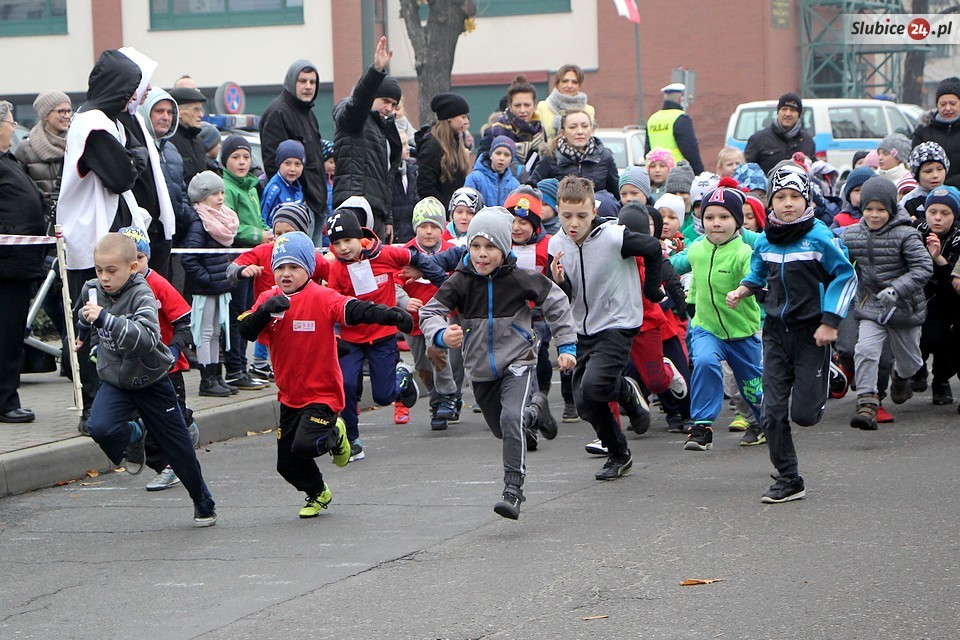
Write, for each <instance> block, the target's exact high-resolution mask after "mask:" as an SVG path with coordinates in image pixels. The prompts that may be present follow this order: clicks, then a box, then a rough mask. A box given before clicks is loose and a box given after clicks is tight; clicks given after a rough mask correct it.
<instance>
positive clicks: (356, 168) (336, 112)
mask: <svg viewBox="0 0 960 640" xmlns="http://www.w3.org/2000/svg"><path fill="white" fill-rule="evenodd" d="M392 57H393V51H392V50H388V49H387V39H386V38H385V37H382V38H380V41H379V42H378V43H377V51H376V53H375V54H374V57H373V65H372V66H370V67H368V68H367V70H366V71H364V73H363V75H362V76H361V77H360V81H359V82H357V86H355V87H354V88H353V93H352V94H351V95H350V97H349V98H346V99H344V100H341V101H340V103H339V104H337V106H336V107H334V108H333V121H334V123H335V124H336V126H337V133H336V137H335V138H334V144H333V149H334V158H335V159H336V162H337V170H336V172H335V173H334V174H333V206H334V208H336V207H338V206H340V203H342V202H343V201H344V200H346V199H347V198H349V197H350V196H355V195H362V196H364V197H365V198H366V199H367V201H368V202H369V203H370V207H371V208H372V209H373V230H374V232H375V233H376V234H377V236H378V237H379V238H380V239H381V240H382V241H383V242H385V243H390V242H393V193H392V184H393V175H394V174H395V173H396V171H397V169H398V167H399V166H400V155H401V151H402V147H403V145H402V144H401V143H400V134H399V132H397V126H396V124H395V122H394V112H395V111H396V108H397V103H399V102H400V97H401V93H400V84H399V83H398V82H397V81H396V80H395V79H394V78H392V77H391V76H388V75H387V71H386V69H387V65H388V64H389V63H390V59H391V58H392Z"/></svg>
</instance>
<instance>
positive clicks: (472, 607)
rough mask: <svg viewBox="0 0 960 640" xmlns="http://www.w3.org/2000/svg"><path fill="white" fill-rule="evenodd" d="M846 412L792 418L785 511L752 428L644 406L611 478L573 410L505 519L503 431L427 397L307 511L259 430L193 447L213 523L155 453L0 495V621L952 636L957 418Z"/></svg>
mask: <svg viewBox="0 0 960 640" xmlns="http://www.w3.org/2000/svg"><path fill="white" fill-rule="evenodd" d="M557 391H558V390H555V391H554V393H553V394H552V399H553V401H554V408H555V411H556V413H557V414H558V415H559V408H560V407H559V393H557ZM852 410H853V409H852V402H851V399H850V398H846V399H844V400H842V401H831V405H830V407H829V408H828V412H827V418H826V420H825V421H824V423H823V424H821V425H820V426H818V427H814V428H811V429H804V430H799V433H798V434H797V435H796V438H797V442H798V448H799V452H800V460H801V472H802V473H803V474H804V476H805V478H806V481H807V498H806V499H805V500H802V501H799V502H794V503H789V504H783V505H762V504H761V503H760V500H759V499H760V495H761V493H762V492H763V490H764V489H765V488H766V487H767V486H768V485H769V484H770V483H771V480H770V479H769V475H768V474H769V473H770V472H771V471H772V468H771V467H770V464H769V460H768V459H767V452H766V448H765V447H752V448H741V447H738V446H737V442H738V439H739V435H738V434H728V433H727V432H726V431H725V429H718V432H717V433H718V437H717V441H716V444H715V447H714V449H713V450H712V451H710V452H704V453H698V452H690V451H684V450H682V439H683V438H682V436H678V435H674V434H667V433H666V432H665V431H664V430H663V422H662V417H661V418H657V419H656V420H655V426H654V428H653V430H652V431H651V433H650V434H648V435H646V436H643V437H637V436H633V435H631V436H630V437H629V439H630V442H631V447H632V449H633V454H634V460H635V464H634V469H633V473H632V474H631V475H630V476H628V477H626V478H624V479H621V480H619V481H616V482H611V483H601V482H597V481H595V480H594V479H593V473H594V471H596V470H597V469H598V468H599V467H600V466H601V465H602V462H603V460H602V459H598V458H594V457H592V456H589V455H587V454H586V453H584V451H583V444H584V443H585V441H586V440H587V439H588V436H589V435H590V429H589V426H588V425H586V424H585V423H578V424H574V425H561V435H560V437H558V438H557V439H556V440H554V441H552V442H546V443H544V444H543V445H542V447H541V450H539V451H536V452H533V453H531V454H530V455H529V459H528V476H527V483H526V487H525V491H526V495H527V502H526V503H524V505H523V508H522V513H521V517H520V520H519V521H517V522H513V521H507V520H503V519H501V518H500V517H499V516H497V515H496V514H494V512H493V505H494V503H495V502H496V500H497V499H498V497H499V494H500V491H501V489H502V485H501V478H502V470H501V467H500V453H499V443H498V441H496V440H495V439H494V438H493V437H492V436H491V435H490V434H489V432H488V431H487V430H486V428H485V427H484V426H483V425H482V422H481V420H480V416H479V415H473V414H470V413H465V419H464V422H463V423H461V424H460V425H458V426H454V427H451V428H450V430H448V431H446V432H443V433H431V432H430V431H429V427H428V426H427V419H426V407H425V406H418V407H416V408H415V409H414V411H413V416H414V420H413V421H412V422H411V424H410V425H406V426H395V425H393V424H392V420H391V418H392V411H389V410H379V411H375V412H370V413H365V414H363V415H362V418H361V419H362V420H363V421H364V422H365V423H367V424H364V425H363V426H362V427H361V431H362V435H363V438H364V441H365V444H366V445H367V451H368V453H369V455H368V457H367V459H366V460H363V461H361V462H356V463H352V464H350V465H349V466H347V467H346V468H344V469H338V468H336V467H334V465H333V464H332V462H331V461H330V459H329V458H326V459H324V460H322V461H321V468H322V470H323V471H324V474H325V478H326V479H327V482H328V483H329V484H330V486H331V488H332V490H333V504H331V506H330V509H329V510H328V511H326V512H324V513H323V514H322V515H321V516H320V517H319V518H316V519H312V520H300V519H299V518H298V517H297V511H298V509H299V507H300V506H301V504H302V496H301V495H300V494H297V493H296V492H295V491H294V490H293V488H292V487H290V486H288V485H287V484H286V483H285V482H283V480H281V479H280V477H279V476H278V475H277V474H276V472H275V471H274V468H273V467H274V462H275V452H274V447H275V441H274V434H273V433H270V434H262V435H256V436H252V437H247V438H240V439H235V440H232V441H227V442H223V443H217V444H213V445H210V446H208V447H207V448H206V449H205V450H204V451H203V452H202V453H201V463H202V465H203V467H204V470H205V474H206V476H207V478H208V482H209V484H210V486H211V490H212V491H213V493H214V496H215V497H216V499H217V500H218V503H219V506H218V509H219V512H220V521H219V523H218V524H217V526H215V527H213V528H210V529H193V528H192V527H191V517H192V509H191V503H190V500H189V498H188V497H187V495H186V492H185V491H184V490H183V489H182V488H174V489H170V490H167V491H163V492H157V493H147V492H146V491H144V489H143V487H144V485H145V484H146V482H147V480H149V476H148V474H149V471H148V472H147V473H145V474H144V475H143V476H140V477H131V476H128V475H126V474H124V473H115V474H108V475H102V476H100V477H97V478H90V479H88V480H87V481H86V482H84V483H74V484H70V485H67V486H62V487H57V488H52V489H47V490H42V491H36V492H33V493H29V494H25V495H20V496H14V497H8V498H4V499H0V567H2V579H0V638H18V639H19V638H43V639H48V638H55V639H73V638H103V637H109V638H120V637H123V638H150V639H160V638H164V639H167V638H170V639H179V638H204V639H205V640H220V639H223V640H227V639H229V640H247V639H251V640H252V639H254V638H257V639H260V638H338V639H343V638H391V639H393V638H424V639H436V638H444V639H464V638H532V639H539V638H543V639H547V638H551V639H554V638H619V637H631V638H665V639H666V638H669V639H677V638H696V639H700V638H751V639H752V638H804V639H807V638H809V639H813V638H830V639H836V638H843V639H855V638H871V639H876V638H898V639H899V638H957V637H960V584H958V580H960V545H958V540H960V533H958V524H960V521H958V515H960V480H958V474H957V472H956V469H957V468H958V461H957V459H958V454H960V443H958V436H960V416H958V415H957V413H956V411H955V407H933V406H931V405H930V399H929V394H927V395H925V396H920V397H918V398H916V399H914V400H912V401H911V402H910V403H908V404H907V405H904V406H902V407H893V410H894V413H895V415H896V416H897V422H896V423H895V424H893V425H884V426H882V428H881V430H880V431H879V432H876V433H864V432H859V431H854V430H851V429H850V428H849V427H848V426H847V419H848V417H849V414H850V413H851V412H852ZM723 418H725V419H726V420H729V413H726V412H725V414H724V416H723ZM417 423H419V424H417ZM723 424H725V422H723ZM272 426H273V425H269V424H257V425H250V428H251V430H254V429H256V430H259V429H268V428H270V427H272ZM691 578H699V579H722V581H720V582H715V583H712V584H706V585H701V586H680V582H681V581H683V580H685V579H691Z"/></svg>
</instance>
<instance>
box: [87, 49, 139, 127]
mask: <svg viewBox="0 0 960 640" xmlns="http://www.w3.org/2000/svg"><path fill="white" fill-rule="evenodd" d="M139 85H140V67H138V66H137V63H135V62H134V61H133V60H131V59H130V58H128V57H127V56H125V55H123V54H122V53H120V52H119V51H117V50H115V49H107V50H106V51H104V52H103V53H102V54H100V59H99V60H97V63H96V64H95V65H93V70H92V71H91V72H90V78H89V80H87V99H86V101H85V102H84V103H83V104H82V105H81V106H80V108H79V109H77V112H87V111H97V110H99V111H103V113H104V114H106V116H107V117H108V118H111V119H116V117H117V116H118V115H119V114H120V112H122V111H123V110H124V109H125V108H126V106H127V103H128V102H130V98H132V97H133V94H134V92H135V91H136V90H137V87H138V86H139Z"/></svg>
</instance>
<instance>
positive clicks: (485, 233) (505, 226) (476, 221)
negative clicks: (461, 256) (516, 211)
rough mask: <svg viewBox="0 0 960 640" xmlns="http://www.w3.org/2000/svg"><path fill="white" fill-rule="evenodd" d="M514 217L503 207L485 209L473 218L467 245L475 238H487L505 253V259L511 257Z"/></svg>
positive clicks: (468, 230)
mask: <svg viewBox="0 0 960 640" xmlns="http://www.w3.org/2000/svg"><path fill="white" fill-rule="evenodd" d="M512 227H513V216H512V215H510V212H509V211H507V210H506V209H504V208H503V207H484V208H483V209H480V211H478V212H477V215H475V216H473V220H471V221H470V226H469V227H467V245H468V246H469V245H470V243H472V242H473V240H474V238H477V237H481V238H486V239H487V240H489V241H490V242H491V243H493V246H495V247H496V248H497V249H500V251H502V252H503V255H504V257H506V256H508V255H510V249H511V248H512V247H513V234H512Z"/></svg>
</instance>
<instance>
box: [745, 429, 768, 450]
mask: <svg viewBox="0 0 960 640" xmlns="http://www.w3.org/2000/svg"><path fill="white" fill-rule="evenodd" d="M766 443H767V436H765V435H764V434H763V429H761V428H760V426H759V425H751V426H750V427H747V430H746V431H744V432H743V437H742V438H740V446H741V447H753V446H755V445H758V444H766Z"/></svg>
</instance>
